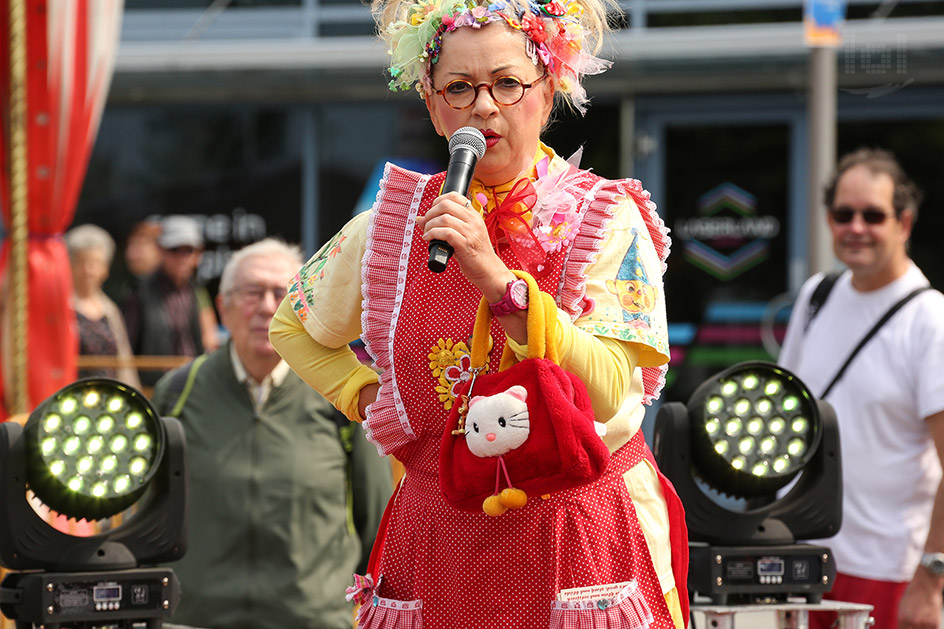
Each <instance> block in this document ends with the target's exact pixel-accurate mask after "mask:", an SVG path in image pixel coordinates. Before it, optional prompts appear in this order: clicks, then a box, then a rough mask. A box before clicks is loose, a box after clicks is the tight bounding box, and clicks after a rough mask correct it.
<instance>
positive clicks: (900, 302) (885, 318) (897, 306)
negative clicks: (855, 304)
mask: <svg viewBox="0 0 944 629" xmlns="http://www.w3.org/2000/svg"><path fill="white" fill-rule="evenodd" d="M930 288H931V286H930V285H928V286H922V287H921V288H916V289H914V290H913V291H911V292H910V293H908V294H907V295H905V296H904V297H902V298H901V299H899V300H898V302H896V303H895V304H894V305H893V306H892V307H891V308H889V309H888V312H886V313H885V314H884V315H882V318H881V319H879V320H878V321H877V322H876V323H875V325H874V326H872V329H871V330H869V331H868V332H867V333H866V335H865V336H864V337H862V340H861V341H859V344H858V345H856V346H855V349H853V350H852V352H851V353H850V354H849V357H848V358H847V359H846V362H844V363H843V364H842V367H840V368H839V371H838V372H836V375H835V376H833V379H832V381H831V382H830V383H829V386H827V387H826V390H825V391H823V394H822V395H820V396H819V397H820V399H823V398H825V397H826V396H827V395H829V392H830V391H832V390H833V387H834V386H835V385H836V383H837V382H839V379H840V378H841V377H842V374H844V373H845V372H846V369H847V368H848V367H849V364H850V363H851V362H852V359H853V358H855V357H856V354H858V353H859V350H861V349H862V348H863V347H865V344H866V343H868V342H869V341H870V340H871V339H872V337H873V336H875V334H876V332H878V331H879V329H881V327H882V326H883V325H885V323H886V322H887V321H888V320H889V319H891V318H892V316H894V314H895V313H896V312H898V311H899V310H901V308H902V306H904V305H905V304H907V303H908V302H909V301H911V300H912V299H914V298H915V297H917V296H918V295H920V294H921V293H923V292H924V291H926V290H928V289H930Z"/></svg>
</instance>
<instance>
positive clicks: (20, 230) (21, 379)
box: [7, 0, 30, 415]
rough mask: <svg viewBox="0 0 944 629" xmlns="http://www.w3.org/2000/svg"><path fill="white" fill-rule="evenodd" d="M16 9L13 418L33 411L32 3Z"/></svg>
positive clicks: (15, 1) (21, 2)
mask: <svg viewBox="0 0 944 629" xmlns="http://www.w3.org/2000/svg"><path fill="white" fill-rule="evenodd" d="M9 3H10V4H9V9H10V33H9V36H10V216H11V219H10V267H9V269H10V270H9V273H10V275H9V278H10V282H9V291H10V310H9V312H10V318H11V334H10V336H11V339H10V340H11V352H10V357H11V362H12V364H11V365H8V368H9V374H10V378H9V379H8V382H9V383H10V384H11V389H10V396H9V399H10V408H8V409H7V410H8V411H9V412H10V414H11V415H12V414H15V413H27V412H29V410H30V409H29V379H28V377H27V363H28V359H27V352H28V351H29V344H28V342H27V332H28V327H27V326H28V321H27V313H28V312H29V310H28V309H29V273H28V264H29V256H28V252H29V249H28V246H29V244H28V242H27V237H28V234H29V224H28V221H27V217H28V215H29V207H28V204H29V195H28V188H29V164H28V161H27V137H26V125H27V120H26V116H27V112H26V0H9Z"/></svg>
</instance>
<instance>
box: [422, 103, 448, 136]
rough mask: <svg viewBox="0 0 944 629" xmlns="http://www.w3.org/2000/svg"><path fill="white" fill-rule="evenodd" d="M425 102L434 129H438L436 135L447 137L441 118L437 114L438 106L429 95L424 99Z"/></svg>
mask: <svg viewBox="0 0 944 629" xmlns="http://www.w3.org/2000/svg"><path fill="white" fill-rule="evenodd" d="M423 102H425V103H426V111H428V112H429V119H430V121H432V123H433V128H434V129H436V133H438V134H439V135H441V136H443V137H446V134H445V133H444V132H443V126H442V124H441V123H440V121H439V116H438V115H437V113H436V104H435V102H434V100H433V99H432V98H431V97H430V96H429V94H427V95H426V96H424V97H423Z"/></svg>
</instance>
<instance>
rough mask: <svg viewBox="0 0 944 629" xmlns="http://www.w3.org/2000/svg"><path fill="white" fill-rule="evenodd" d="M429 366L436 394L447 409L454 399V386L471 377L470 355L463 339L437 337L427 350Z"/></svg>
mask: <svg viewBox="0 0 944 629" xmlns="http://www.w3.org/2000/svg"><path fill="white" fill-rule="evenodd" d="M429 368H430V370H431V371H432V372H433V377H434V378H435V379H436V394H437V395H438V396H439V401H440V403H442V405H443V408H445V409H446V410H447V411H448V410H450V409H451V408H452V405H453V404H454V403H455V401H456V388H457V387H458V386H459V385H460V384H462V383H463V382H466V381H467V380H469V379H470V378H471V377H472V356H471V354H470V353H469V347H468V345H466V344H465V341H459V342H458V343H457V342H455V341H453V340H452V339H439V340H438V341H436V344H435V345H433V346H432V347H431V348H430V350H429Z"/></svg>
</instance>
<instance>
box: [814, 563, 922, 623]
mask: <svg viewBox="0 0 944 629" xmlns="http://www.w3.org/2000/svg"><path fill="white" fill-rule="evenodd" d="M907 586H908V583H907V582H904V583H899V582H897V581H873V580H871V579H860V578H859V577H853V576H849V575H848V574H841V573H837V574H836V581H835V582H834V583H833V589H832V591H830V592H829V593H828V594H825V595H824V596H823V598H827V599H830V600H834V601H844V602H846V603H863V604H866V605H872V607H873V609H872V618H874V619H875V624H874V625H872V626H873V627H874V628H875V629H897V628H898V603H899V602H901V597H902V596H903V595H904V593H905V588H906V587H907ZM837 616H838V614H837V613H836V612H810V629H829V628H830V627H832V626H833V623H835V622H836V619H837Z"/></svg>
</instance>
